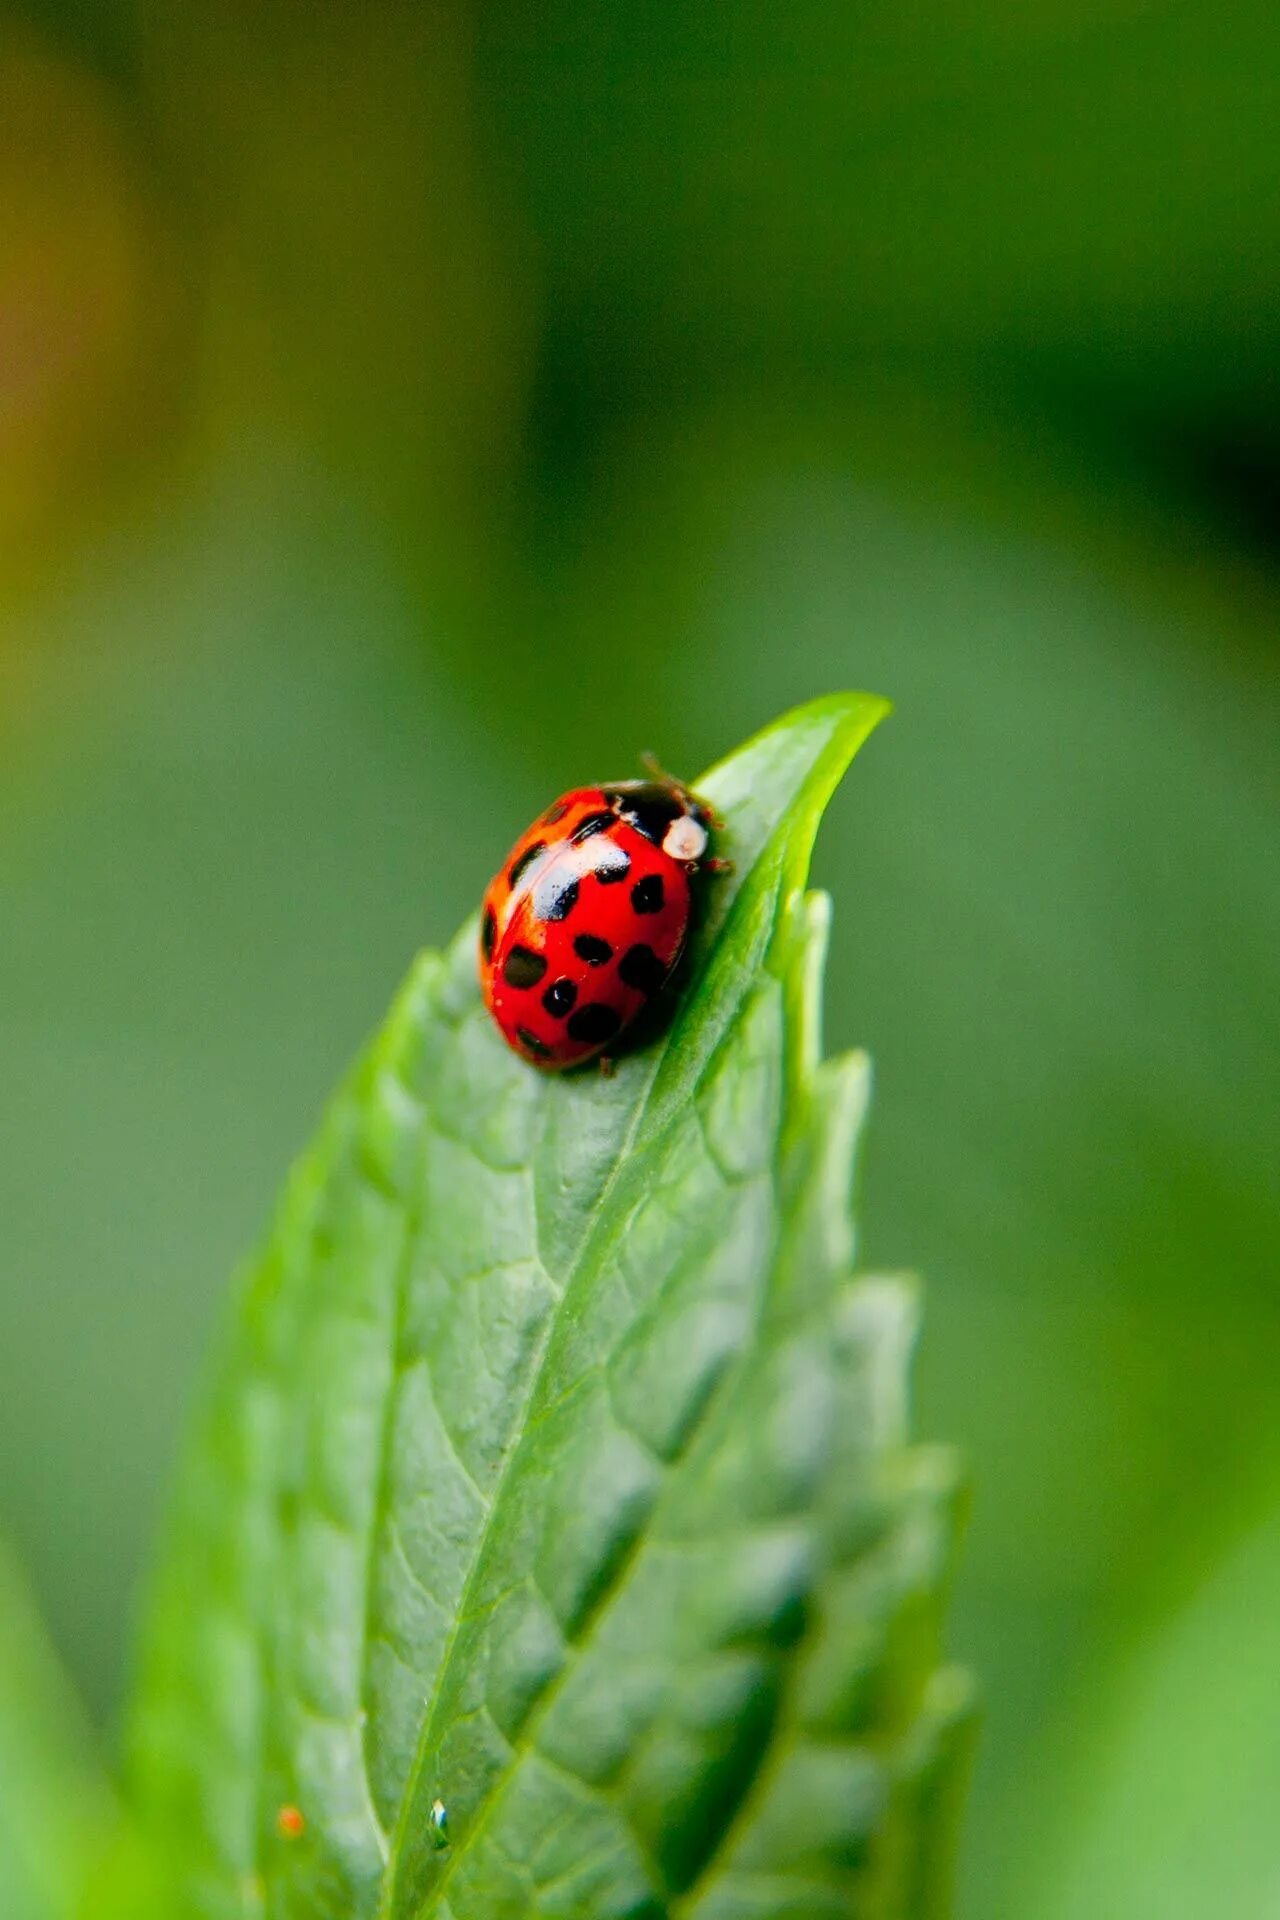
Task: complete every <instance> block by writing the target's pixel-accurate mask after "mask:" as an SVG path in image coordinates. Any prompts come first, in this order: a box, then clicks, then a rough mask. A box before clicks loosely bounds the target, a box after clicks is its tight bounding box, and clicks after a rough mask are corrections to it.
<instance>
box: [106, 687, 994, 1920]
mask: <svg viewBox="0 0 1280 1920" xmlns="http://www.w3.org/2000/svg"><path fill="white" fill-rule="evenodd" d="M882 712H883V703H882V702H879V701H876V700H873V699H870V698H868V697H866V696H861V695H849V696H836V697H832V698H830V699H827V700H822V701H818V702H815V703H813V704H812V705H810V706H808V707H804V708H801V709H799V710H797V711H796V712H795V713H793V714H790V715H788V716H786V717H785V718H784V719H783V720H781V721H779V722H778V723H777V724H776V725H775V726H773V727H771V728H769V729H768V730H767V731H766V732H765V733H763V734H761V735H759V736H758V737H757V738H756V739H755V740H754V741H752V742H751V743H749V744H748V745H747V746H746V747H745V748H743V749H742V750H741V751H740V752H739V753H737V754H735V755H733V756H732V757H731V758H730V759H729V760H727V761H726V762H724V763H723V764H722V765H721V766H719V767H718V768H716V769H713V770H712V772H711V773H709V774H708V775H707V776H706V777H705V778H704V779H703V780H702V781H701V782H699V783H698V784H699V788H700V790H701V791H703V792H704V793H705V794H706V795H707V797H708V798H709V799H710V800H711V801H712V803H713V804H714V805H715V806H716V807H717V808H718V809H719V810H720V812H721V813H722V815H723V817H724V820H725V823H726V827H725V842H726V844H727V851H728V852H729V853H730V854H731V856H732V857H733V860H734V863H735V865H734V871H733V874H732V875H731V876H729V877H726V878H724V879H721V880H718V881H716V882H715V883H713V886H712V888H711V890H710V893H709V900H708V907H707V911H706V913H705V916H704V920H703V924H702V926H701V928H700V930H699V933H698V936H697V939H696V941H695V946H694V953H693V958H692V966H691V970H690V979H689V984H688V987H687V990H686V991H685V992H684V994H683V996H682V998H681V1000H680V1003H679V1006H678V1008H677V1009H676V1012H675V1016H674V1019H673V1021H672V1023H671V1025H670V1027H669V1029H668V1031H667V1032H666V1034H665V1035H664V1036H663V1037H662V1038H661V1040H659V1041H658V1042H656V1043H655V1044H653V1045H650V1046H648V1047H646V1048H644V1049H642V1050H639V1051H637V1052H634V1053H632V1054H631V1055H629V1056H627V1057H626V1058H624V1059H623V1060H622V1061H621V1062H620V1063H619V1067H618V1071H617V1073H616V1075H615V1076H614V1077H613V1078H612V1079H605V1078H603V1077H597V1076H594V1075H591V1074H578V1075H573V1076H567V1077H564V1078H555V1077H552V1076H549V1075H545V1074H540V1073H538V1072H536V1071H534V1070H532V1069H530V1068H528V1067H526V1066H525V1065H524V1064H523V1063H521V1062H520V1061H519V1060H518V1059H517V1058H516V1057H515V1056H514V1055H512V1054H511V1053H510V1052H509V1051H508V1050H507V1048H506V1047H505V1046H504V1044H503V1043H502V1041H501V1040H500V1038H499V1036H498V1035H497V1033H496V1032H495V1031H494V1029H493V1028H492V1026H491V1024H490V1023H489V1021H488V1019H487V1017H486V1016H485V1014H484V1012H483V1009H482V1007H481V1004H480V1001H479V996H478V992H477V987H476V981H475V961H474V940H475V935H474V927H471V926H469V927H467V928H464V930H463V932H462V934H461V935H460V936H459V938H458V940H457V941H456V942H455V944H454V946H453V947H452V948H451V949H450V951H449V952H448V953H447V954H446V955H444V956H443V957H440V956H436V955H430V954H429V955H426V956H424V957H423V958H422V959H421V960H420V961H419V962H418V964H417V965H416V966H415V968H414V970H413V972H412V973H411V975H410V978H409V980H408V982H407V984H406V986H405V988H404V989H403V991H402V993H401V995H400V997H399V999H398V1001H397V1003H396V1006H395V1007H394V1009H393V1012H392V1014H391V1017H390V1019H389V1021H388V1023H387V1025H386V1027H385V1028H384V1030H383V1032H382V1033H381V1034H380V1035H379V1036H378V1038H377V1039H376V1040H375V1042H374V1043H373V1045H372V1047H371V1048H370V1050H369V1051H368V1053H367V1054H366V1056H365V1057H364V1059H363V1060H362V1061H361V1062H360V1063H359V1065H358V1066H357V1068H356V1070H355V1071H354V1073H353V1074H352V1076H351V1077H350V1079H349V1081H348V1083H347V1085H346V1086H345V1087H344V1088H343V1089H342V1091H341V1092H340V1093H339V1095H338V1097H337V1099H336V1100H335V1102H334V1104H333V1106H332V1108H331V1110H330V1112H329V1114H328V1116H327V1118H326V1121H325V1123H324V1126H323V1128H322V1130H321V1133H320V1136H319V1138H318V1140H317V1141H316V1143H315V1145H314V1146H313V1148H312V1149H311V1151H310V1152H309V1154H308V1155H307V1156H306V1157H305V1158H304V1160H303V1161H302V1162H301V1163H300V1165H299V1167H298V1169H297V1170H296V1172H295V1174H294V1176H293V1178H292V1180H291V1182H290V1185H289V1188H288V1191H287V1193H286V1196H285V1199H284V1201H283V1204H282V1206H281V1209H280V1213H279V1216H278V1219H277V1222H276V1226H275V1229H274V1232H273V1234H272V1236H271V1238H270V1240H269V1242H268V1245H267V1248H266V1251H265V1253H264V1254H263V1256H262V1258H261V1260H260V1261H259V1262H258V1263H257V1264H256V1265H255V1266H254V1267H253V1268H252V1269H251V1270H250V1271H249V1272H248V1274H247V1275H246V1277H245V1279H244V1281H243V1282H242V1284H241V1287H240V1290H239V1297H238V1301H237V1304H236V1308H235V1312H234V1315H233V1317H232V1322H231V1325H230V1328H229V1330H228V1335H227V1339H226V1343H225V1350H224V1352H223V1354H222V1355H221V1357H220V1359H219V1361H218V1363H217V1365H216V1367H215V1373H214V1380H213V1382H212V1386H211V1390H210V1394H209V1398H208V1403H207V1409H206V1412H205V1415H204V1416H203V1419H202V1421H201V1423H200V1425H199V1428H198V1431H197V1433H196V1435H195V1438H194V1442H193V1446H192V1449H191V1453H190V1457H189V1459H188V1462H187V1466H186V1471H185V1476H184V1479H183V1482H182V1486H181V1488H180V1494H179V1499H178V1502H177V1509H176V1513H175V1516H174V1520H173V1524H172V1528H171V1533H170V1538H169V1540H168V1543H167V1547H166V1552H165V1556H164V1559H163V1562H162V1566H161V1569H160V1574H159V1579H158V1583H157V1594H156V1602H155V1608H154V1614H153V1620H152V1627H151V1633H150V1638H149V1641H148V1646H147V1650H146V1660H145V1664H144V1672H143V1676H142V1680H141V1685H140V1689H139V1697H138V1702H137V1709H136V1712H135V1715H134V1719H133V1725H132V1737H131V1762H132V1768H131V1771H132V1777H133V1781H134V1785H135V1794H136V1798H137V1802H138V1804H139V1806H140V1808H141V1809H142V1810H143V1812H144V1815H145V1816H146V1818H147V1820H148V1822H149V1824H150V1826H151V1827H152V1830H153V1831H155V1832H156V1833H157V1834H160V1835H162V1836H164V1838H165V1841H166V1843H167V1845H168V1847H169V1848H170V1849H171V1850H172V1852H173V1854H174V1857H175V1862H176V1865H177V1870H178V1871H180V1872H181V1874H182V1875H183V1877H184V1880H185V1885H186V1887H187V1891H188V1899H189V1904H190V1906H191V1909H192V1911H193V1912H194V1913H197V1914H199V1915H201V1916H207V1917H208V1920H222V1917H223V1916H230V1915H236V1916H245V1915H249V1916H252V1915H255V1914H258V1913H270V1914H271V1915H273V1916H289V1920H304V1917H307V1920H320V1916H326V1917H329V1916H339V1915H341V1916H344V1917H345V1916H348V1915H350V1916H375V1915H376V1916H378V1917H379V1920H428V1916H438V1920H506V1917H507V1916H510V1920H518V1917H519V1916H530V1917H532V1916H543V1917H545V1920H553V1916H554V1920H606V1917H607V1916H613V1915H617V1916H623V1915H627V1916H632V1917H633V1920H676V1916H694V1915H697V1916H700V1917H701V1920H784V1916H789V1915H799V1914H801V1913H803V1914H804V1915H806V1916H818V1917H821V1916H825V1915H831V1916H836V1915H846V1914H850V1913H858V1914H863V1913H865V1914H868V1915H870V1914H876V1915H885V1916H889V1915H898V1914H900V1915H907V1914H911V1915H925V1914H928V1913H931V1912H934V1911H940V1910H941V1903H942V1902H943V1901H944V1899H945V1879H946V1871H945V1857H946V1853H947V1849H946V1847H945V1846H944V1845H942V1844H940V1843H939V1840H938V1836H939V1834H940V1833H941V1832H942V1829H943V1827H944V1826H945V1824H946V1822H945V1821H944V1819H943V1815H942V1812H941V1811H940V1809H941V1808H942V1805H943V1802H944V1801H945V1799H946V1796H947V1793H948V1791H949V1788H948V1787H947V1786H946V1782H947V1780H948V1779H950V1777H951V1774H952V1771H953V1769H952V1766H951V1756H952V1755H953V1752H954V1751H956V1750H958V1746H959V1744H961V1743H962V1739H961V1729H962V1727H963V1725H964V1724H965V1723H966V1702H965V1698H964V1694H963V1689H962V1688H959V1687H957V1685H956V1684H955V1683H954V1682H953V1681H952V1680H950V1679H949V1678H948V1677H947V1676H945V1675H944V1676H942V1677H941V1678H940V1677H939V1676H938V1675H937V1673H936V1672H935V1666H936V1645H937V1632H938V1606H939V1592H940V1585H941V1579H942V1575H943V1572H944V1569H945V1565H946V1561H947V1557H948V1552H949V1545H950V1540H951V1536H952V1532H953V1523H954V1514H955V1497H954V1495H955V1486H954V1471H953V1468H952V1465H951V1462H950V1461H949V1459H948V1458H947V1457H946V1456H943V1455H940V1454H937V1453H930V1452H924V1451H921V1450H916V1449H912V1448H911V1447H910V1446H909V1445H908V1443H907V1436H906V1426H905V1398H904V1395H905V1385H904V1383H905V1373H906V1366H907V1360H908V1354H909V1349H910V1344H911V1339H912V1333H913V1328H914V1304H913V1297H912V1294H911V1292H910V1289H909V1288H907V1287H905V1286H903V1285H902V1284H901V1283H898V1282H893V1281H888V1280H870V1279H854V1277H853V1274H852V1259H853V1236H852V1222H851V1215H850V1208H849V1178H850V1168H851V1163H852V1156H853V1150H854V1146H855V1142H856V1137H857V1132H858V1128H859V1125H860V1121H861V1117H862V1113H863V1109H864V1106H865V1093H866V1071H865V1065H864V1063H863V1062H862V1061H861V1060H860V1059H857V1058H852V1059H848V1060H843V1061H835V1062H830V1063H826V1064H823V1063H822V1062H821V1061H820V1045H819V1037H818V1026H817V1021H818V1015H817V1004H818V992H819V984H820V972H821V964H822V954H823V943H824V934H825V926H826V910H825V902H824V901H823V900H822V899H821V898H819V897H814V896H810V897H806V896H805V894H804V892H803V885H804V878H805V873H806V871H807V863H808V856H809V851H810V847H811V844H812V839H813V835H814V832H815V831H816V827H817V824H818V820H819V818H820V816H821V812H822V809H823V807H824V805H825V803H826V800H827V799H828V797H829V795H830V793H831V791H832V789H833V787H834V786H835V784H836V782H837V781H838V779H839V778H840V775H841V774H842V772H843V771H844V768H845V766H846V765H847V763H848V761H849V759H850V758H851V756H852V755H853V753H854V752H855V751H856V749H857V747H858V746H859V745H860V744H861V742H862V740H863V739H864V738H865V737H866V735H867V733H868V732H869V731H870V730H871V728H872V726H873V725H874V724H875V723H876V721H877V720H878V719H879V718H880V716H881V714H882ZM285 1806H289V1807H296V1808H297V1809H298V1810H299V1811H300V1812H301V1814H302V1816H303V1819H304V1821H305V1831H304V1832H303V1833H302V1834H301V1835H300V1836H296V1835H295V1836H294V1837H289V1838H286V1837H284V1836H283V1835H282V1834H281V1832H280V1829H279V1825H278V1814H279V1810H280V1809H281V1808H282V1807H285ZM442 1822H443V1824H444V1828H445V1830H444V1831H442V1830H441V1824H442Z"/></svg>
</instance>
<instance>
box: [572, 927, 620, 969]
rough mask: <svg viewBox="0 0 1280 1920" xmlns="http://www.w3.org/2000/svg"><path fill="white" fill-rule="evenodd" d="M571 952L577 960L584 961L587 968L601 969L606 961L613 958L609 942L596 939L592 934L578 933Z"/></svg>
mask: <svg viewBox="0 0 1280 1920" xmlns="http://www.w3.org/2000/svg"><path fill="white" fill-rule="evenodd" d="M573 950H574V952H575V953H576V954H577V956H578V958H579V960H585V961H586V963H587V965H588V966H589V967H602V966H603V965H604V963H605V961H606V960H612V958H613V948H612V947H611V946H610V945H609V942H608V941H607V940H600V939H597V937H596V935H595V934H594V933H580V934H579V935H578V937H577V939H576V940H575V941H574V943H573Z"/></svg>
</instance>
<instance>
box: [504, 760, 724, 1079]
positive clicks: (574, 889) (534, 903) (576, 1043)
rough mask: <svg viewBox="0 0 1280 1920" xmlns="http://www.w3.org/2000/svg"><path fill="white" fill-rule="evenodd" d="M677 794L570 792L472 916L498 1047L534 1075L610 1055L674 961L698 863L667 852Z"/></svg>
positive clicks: (700, 815)
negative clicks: (506, 1047)
mask: <svg viewBox="0 0 1280 1920" xmlns="http://www.w3.org/2000/svg"><path fill="white" fill-rule="evenodd" d="M689 813H692V814H693V815H694V817H695V818H697V819H698V820H699V823H700V824H702V825H704V826H705V825H706V815H705V813H704V811H703V809H702V808H701V807H700V806H699V805H698V803H697V802H696V801H692V800H690V799H689V797H688V796H687V795H685V794H684V793H683V792H682V791H681V790H680V789H677V788H675V787H667V786H664V785H662V784H660V783H658V782H656V781H655V782H644V781H635V782H629V783H621V784H619V785H617V786H612V787H577V788H575V789H574V790H573V791H572V792H571V793H566V794H564V795H562V796H561V798H560V799H559V800H557V801H556V802H555V804H554V806H550V807H548V808H547V811H546V812H545V813H544V814H543V815H542V816H541V817H540V818H539V819H538V820H535V822H534V824H533V825H532V826H531V827H530V828H529V830H528V832H527V833H525V834H523V835H522V836H521V838H520V839H519V840H517V842H516V844H515V846H514V847H513V848H512V849H511V853H510V855H509V856H508V858H507V861H506V864H505V866H504V867H503V868H502V871H501V872H500V873H498V874H496V875H495V876H494V878H493V880H492V881H491V882H490V884H489V887H488V889H487V890H486V893H485V896H484V904H483V906H482V909H481V915H480V983H481V986H482V987H483V990H484V998H485V1004H486V1006H487V1007H488V1009H489V1011H490V1013H491V1014H492V1015H493V1017H494V1019H495V1020H496V1021H497V1023H498V1026H499V1027H500V1028H501V1030H502V1034H503V1037H504V1038H505V1039H506V1040H507V1042H508V1043H509V1044H510V1045H511V1046H512V1047H514V1048H515V1050H516V1052H517V1053H519V1054H521V1055H522V1056H523V1058H524V1059H526V1060H529V1061H531V1062H532V1063H533V1064H534V1065H535V1066H539V1067H548V1068H551V1069H552V1070H559V1069H561V1068H564V1067H574V1066H577V1065H578V1064H579V1063H580V1062H581V1061H583V1060H589V1059H590V1058H591V1057H592V1055H593V1054H597V1053H599V1052H600V1051H601V1050H602V1049H603V1048H605V1047H608V1046H610V1045H611V1044H612V1043H613V1042H614V1041H615V1040H616V1039H617V1038H618V1036H619V1035H620V1034H621V1033H623V1032H624V1031H625V1029H626V1028H627V1027H629V1026H630V1025H631V1023H632V1021H633V1020H635V1019H636V1017H637V1016H638V1015H639V1014H641V1013H642V1012H643V1011H644V1009H645V1007H646V1006H648V1005H649V1003H650V1002H651V1001H652V1000H653V999H654V997H655V996H656V995H657V994H659V993H660V992H661V991H662V989H663V987H664V986H665V985H666V983H667V980H668V979H669V978H670V975H671V971H672V969H673V968H674V966H675V964H676V962H677V960H678V959H679V958H680V954H681V950H682V948H683V946H684V942H685V936H686V934H687V932H688V928H689V916H690V911H691V907H692V889H691V885H690V882H691V877H692V875H693V873H694V872H695V871H696V866H697V863H696V861H690V860H680V859H677V858H675V857H674V856H673V855H672V854H670V853H667V852H664V850H663V846H662V841H663V838H664V836H665V834H666V831H667V829H668V828H669V827H670V825H671V823H672V822H673V821H674V820H677V819H679V818H680V816H681V815H682V814H689Z"/></svg>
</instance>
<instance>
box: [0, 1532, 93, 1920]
mask: <svg viewBox="0 0 1280 1920" xmlns="http://www.w3.org/2000/svg"><path fill="white" fill-rule="evenodd" d="M110 1813H111V1800H110V1795H109V1793H108V1790H107V1786H106V1782H105V1779H104V1777H103V1776H102V1774H101V1773H100V1772H99V1771H98V1768H97V1764H96V1761H95V1758H94V1755H93V1751H92V1743H91V1741H90V1738H89V1731H88V1728H87V1726H86V1724H85V1722H84V1719H83V1717H82V1715H81V1713H80V1709H79V1704H78V1702H77V1701H76V1699H75V1697H74V1695H73V1693H72V1690H71V1686H70V1683H69V1682H68V1680H67V1679H66V1676H65V1675H64V1673H63V1671H62V1668H61V1666H60V1665H59V1662H58V1659H57V1656H56V1655H55V1653H54V1651H53V1649H52V1647H51V1646H50V1645H49V1642H48V1640H47V1638H46V1637H45V1633H44V1629H43V1627H42V1625H41V1623H40V1619H39V1617H38V1615H37V1613H36V1609H35V1606H34V1603H33V1602H32V1599H31V1596H30V1594H29V1593H28V1592H27V1589H26V1586H25V1584H24V1582H23V1580H22V1578H21V1576H20V1574H19V1572H18V1569H17V1568H16V1566H15V1565H14V1564H13V1562H12V1560H11V1559H10V1557H9V1555H8V1553H7V1551H6V1550H5V1549H3V1548H0V1913H2V1914H3V1915H4V1916H5V1920H63V1917H64V1916H69V1915H71V1914H72V1913H74V1911H75V1909H76V1906H77V1902H78V1900H79V1897H80V1893H81V1890H82V1888H83V1885H84V1881H85V1877H86V1873H87V1870H88V1865H89V1861H90V1859H91V1857H92V1856H93V1854H94V1853H95V1852H96V1849H97V1848H98V1846H99V1845H100V1844H101V1841H102V1838H103V1834H104V1832H105V1829H106V1826H107V1822H108V1820H109V1818H110Z"/></svg>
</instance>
